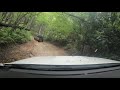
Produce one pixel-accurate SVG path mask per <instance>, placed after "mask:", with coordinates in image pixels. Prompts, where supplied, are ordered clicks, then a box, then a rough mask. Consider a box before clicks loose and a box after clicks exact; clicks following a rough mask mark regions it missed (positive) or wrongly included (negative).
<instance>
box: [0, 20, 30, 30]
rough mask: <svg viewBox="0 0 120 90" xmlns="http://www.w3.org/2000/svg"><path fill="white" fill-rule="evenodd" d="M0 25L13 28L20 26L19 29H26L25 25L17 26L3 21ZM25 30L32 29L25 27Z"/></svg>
mask: <svg viewBox="0 0 120 90" xmlns="http://www.w3.org/2000/svg"><path fill="white" fill-rule="evenodd" d="M0 27H12V28H19V29H24V28H25V27H21V26H15V25H12V24H5V23H1V22H0ZM25 30H28V31H30V29H25Z"/></svg>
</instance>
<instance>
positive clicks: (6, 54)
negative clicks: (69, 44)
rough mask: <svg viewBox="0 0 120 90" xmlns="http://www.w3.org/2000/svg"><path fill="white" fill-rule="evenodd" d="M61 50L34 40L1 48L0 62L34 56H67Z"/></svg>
mask: <svg viewBox="0 0 120 90" xmlns="http://www.w3.org/2000/svg"><path fill="white" fill-rule="evenodd" d="M67 55H68V54H67V53H66V51H65V50H64V49H63V48H60V47H58V46H55V45H53V44H51V43H48V42H37V41H35V40H33V41H30V42H28V43H25V44H21V45H15V46H10V47H7V48H2V49H1V52H0V63H1V62H12V61H17V60H21V59H26V58H29V57H34V56H67Z"/></svg>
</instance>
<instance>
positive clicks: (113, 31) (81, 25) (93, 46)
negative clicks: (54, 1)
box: [0, 12, 120, 60]
mask: <svg viewBox="0 0 120 90" xmlns="http://www.w3.org/2000/svg"><path fill="white" fill-rule="evenodd" d="M0 22H2V23H3V22H4V23H7V24H14V25H18V26H24V27H25V28H29V29H30V30H31V32H30V31H26V30H24V29H23V30H19V29H16V28H15V29H13V28H8V27H7V28H2V29H0V43H13V42H14V43H21V42H27V41H29V40H31V38H32V35H37V34H42V35H43V36H44V38H45V40H48V41H51V42H55V43H58V44H59V45H62V46H64V47H66V48H67V49H71V50H73V49H74V50H76V52H77V51H79V52H80V55H81V54H82V55H86V53H84V51H89V53H90V54H89V55H90V56H99V57H106V58H112V59H116V60H117V59H119V57H120V53H119V52H120V49H119V46H120V12H64V13H63V12H41V13H39V12H34V13H33V12H22V13H20V12H16V13H15V12H12V13H11V12H8V13H6V12H3V13H0ZM39 32H40V33H39ZM86 46H89V49H90V50H88V49H85V47H86Z"/></svg>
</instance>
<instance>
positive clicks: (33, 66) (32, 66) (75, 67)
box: [0, 63, 120, 71]
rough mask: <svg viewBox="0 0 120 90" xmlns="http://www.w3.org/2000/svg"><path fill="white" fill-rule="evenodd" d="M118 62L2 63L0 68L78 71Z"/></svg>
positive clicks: (112, 65) (116, 65)
mask: <svg viewBox="0 0 120 90" xmlns="http://www.w3.org/2000/svg"><path fill="white" fill-rule="evenodd" d="M118 66H120V63H106V64H90V65H42V64H37V65H36V64H4V65H1V66H0V69H1V68H2V69H26V70H40V71H79V70H93V69H102V68H110V67H118Z"/></svg>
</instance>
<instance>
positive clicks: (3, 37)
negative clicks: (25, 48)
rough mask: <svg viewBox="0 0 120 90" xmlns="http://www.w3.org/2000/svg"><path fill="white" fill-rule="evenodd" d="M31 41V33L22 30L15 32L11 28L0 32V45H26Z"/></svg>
mask: <svg viewBox="0 0 120 90" xmlns="http://www.w3.org/2000/svg"><path fill="white" fill-rule="evenodd" d="M30 40H32V34H31V32H30V31H26V30H20V29H17V30H15V31H13V30H12V29H11V28H3V29H2V30H0V44H10V43H24V42H27V41H30Z"/></svg>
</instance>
